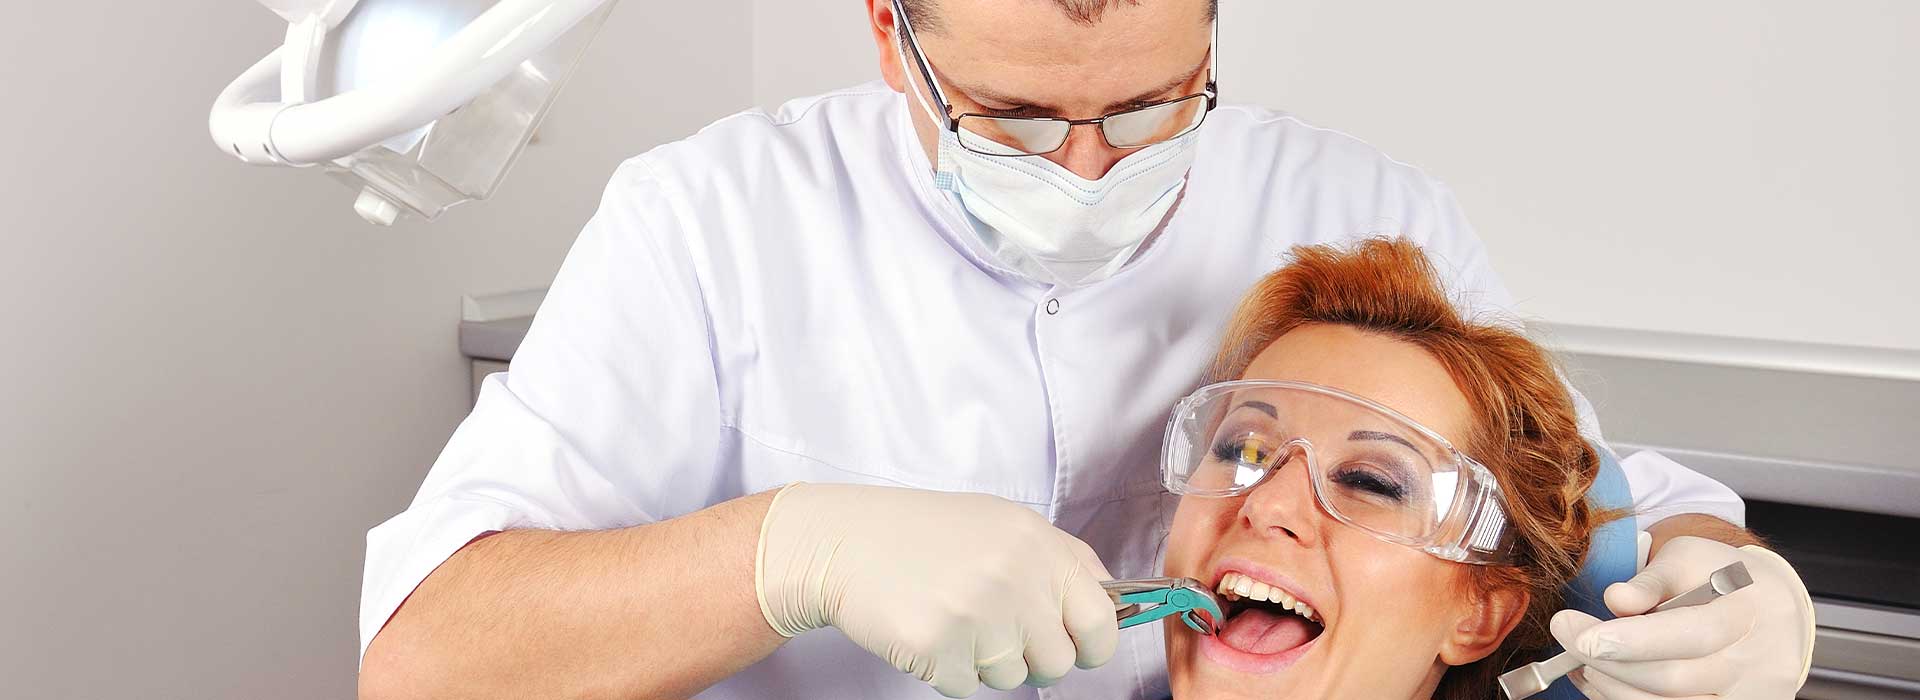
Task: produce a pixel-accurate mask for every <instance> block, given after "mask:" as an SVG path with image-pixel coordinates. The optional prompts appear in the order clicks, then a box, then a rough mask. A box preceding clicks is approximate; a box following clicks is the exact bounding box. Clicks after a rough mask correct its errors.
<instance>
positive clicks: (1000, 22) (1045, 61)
mask: <svg viewBox="0 0 1920 700" xmlns="http://www.w3.org/2000/svg"><path fill="white" fill-rule="evenodd" d="M932 7H933V8H934V12H933V13H932V15H933V16H931V17H930V16H928V14H929V13H926V12H922V13H920V14H918V15H914V16H913V19H914V21H915V23H916V24H915V26H914V31H915V32H916V34H917V35H918V37H919V40H920V47H921V48H922V49H924V50H925V52H926V60H927V62H928V64H929V65H931V66H932V68H933V70H934V72H935V77H936V78H937V79H938V80H940V81H941V87H942V88H943V89H944V90H946V97H947V100H948V102H949V103H950V107H951V108H952V112H953V114H955V115H959V114H965V113H975V114H986V115H993V116H1013V117H1062V118H1067V119H1090V118H1094V117H1099V116H1102V115H1105V114H1109V113H1112V112H1116V111H1120V110H1124V109H1130V108H1133V107H1139V106H1143V105H1145V104H1149V103H1153V102H1159V101H1163V100H1169V99H1173V98H1176V97H1183V96H1186V95H1191V94H1194V93H1197V92H1200V91H1201V89H1202V88H1203V87H1205V85H1206V81H1207V51H1208V45H1209V43H1210V42H1211V40H1212V23H1211V20H1210V18H1209V17H1208V8H1209V3H1208V0H1149V1H1147V2H1140V3H1138V4H1134V3H1129V2H1115V3H1112V4H1111V5H1110V6H1109V7H1108V8H1107V10H1106V11H1105V12H1104V13H1102V14H1101V15H1100V16H1099V17H1098V18H1097V19H1096V20H1094V21H1093V22H1092V23H1091V24H1088V23H1085V22H1081V21H1077V20H1075V19H1074V18H1073V17H1071V16H1069V15H1068V13H1067V12H1066V11H1065V10H1062V9H1061V8H1060V6H1059V5H1057V4H1055V3H1054V2H1051V1H1050V0H938V1H937V2H936V3H934V4H933V5H932ZM867 18H868V21H869V23H870V24H871V25H872V26H871V29H872V31H873V34H874V40H875V42H876V44H877V45H878V48H879V51H880V71H881V75H882V76H883V77H884V78H885V79H886V81H887V84H888V85H890V86H892V87H893V89H895V90H899V91H902V92H906V93H907V100H908V104H909V107H910V109H909V110H908V111H909V112H910V113H911V114H912V118H913V128H914V131H915V132H916V134H917V135H918V136H919V138H920V144H921V147H922V148H924V149H926V152H927V157H928V159H929V160H932V159H934V158H935V154H936V152H937V146H938V143H939V140H938V139H939V134H940V130H941V128H942V125H941V124H937V123H935V122H934V121H933V118H932V117H931V116H929V115H928V114H927V113H926V110H924V109H921V108H920V105H919V104H918V103H917V102H915V99H916V98H915V97H914V93H915V91H918V92H919V94H921V95H922V96H924V97H925V98H926V99H927V101H928V103H929V104H932V103H933V97H932V93H931V92H929V91H928V88H927V85H926V84H925V83H924V82H923V81H922V79H921V75H920V71H919V69H918V68H917V67H915V66H913V65H911V63H908V64H904V65H903V64H902V63H901V61H900V53H899V51H898V50H897V49H896V48H895V45H896V44H895V42H896V41H897V37H896V36H895V33H894V23H893V0H867ZM936 20H937V21H936ZM929 24H931V25H932V26H925V25H929ZM912 60H913V59H912V57H911V55H909V56H908V57H907V61H909V62H911V61H912ZM938 108H939V107H938V106H937V105H936V106H935V107H934V109H938ZM1134 152H1135V151H1134V150H1122V149H1117V148H1113V147H1112V146H1109V145H1107V143H1106V141H1105V140H1104V139H1102V138H1101V136H1100V132H1099V130H1098V128H1097V127H1094V126H1091V125H1086V126H1076V127H1074V128H1073V130H1072V132H1071V134H1070V135H1069V136H1068V137H1067V142H1066V144H1065V145H1063V146H1061V147H1060V150H1057V151H1054V152H1052V153H1049V154H1047V155H1046V156H1045V157H1046V158H1047V159H1049V160H1052V161H1054V162H1055V163H1058V164H1060V165H1062V166H1064V167H1066V168H1067V169H1069V170H1072V171H1073V172H1074V174H1076V175H1079V176H1080V177H1083V178H1087V179H1089V180H1092V179H1097V178H1099V177H1100V176H1101V175H1104V174H1106V172H1107V169H1109V168H1111V167H1113V164H1114V163H1116V162H1119V161H1120V159H1122V158H1125V157H1126V156H1127V155H1128V154H1131V153H1134Z"/></svg>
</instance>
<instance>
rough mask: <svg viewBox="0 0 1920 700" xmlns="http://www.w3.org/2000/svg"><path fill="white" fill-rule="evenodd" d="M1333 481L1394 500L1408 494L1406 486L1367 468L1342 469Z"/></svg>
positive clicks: (1403, 497) (1401, 498)
mask: <svg viewBox="0 0 1920 700" xmlns="http://www.w3.org/2000/svg"><path fill="white" fill-rule="evenodd" d="M1333 481H1334V483H1337V484H1340V485H1341V486H1345V487H1348V488H1353V489H1358V490H1361V491H1365V492H1367V493H1370V494H1372V495H1375V496H1379V497H1381V498H1386V499H1390V500H1394V501H1399V500H1403V499H1405V498H1406V495H1407V490H1406V488H1405V487H1402V486H1401V485H1400V484H1398V483H1396V482H1394V481H1393V479H1392V478H1390V477H1387V476H1385V475H1383V474H1380V473H1378V472H1375V471H1372V470H1370V469H1366V468H1359V467H1349V468H1346V469H1341V470H1340V473H1338V474H1335V475H1334V477H1333Z"/></svg>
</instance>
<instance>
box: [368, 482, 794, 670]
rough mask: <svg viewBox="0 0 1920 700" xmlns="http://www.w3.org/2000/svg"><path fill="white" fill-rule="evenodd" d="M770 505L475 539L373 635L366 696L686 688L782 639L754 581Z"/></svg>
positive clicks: (761, 502)
mask: <svg viewBox="0 0 1920 700" xmlns="http://www.w3.org/2000/svg"><path fill="white" fill-rule="evenodd" d="M772 500H773V493H772V492H768V493H762V494H756V495H753V496H747V497H743V498H739V499H735V500H732V501H727V502H725V503H721V504H719V505H716V506H713V507H711V508H707V509H705V510H701V511H698V512H695V513H691V514H688V515H686V516H683V517H679V518H674V519H672V520H667V521H663V522H660V523H655V524H651V525H642V526H637V527H631V528H625V529H621V530H604V531H591V532H553V531H546V530H512V531H507V532H502V533H499V534H495V535H492V536H489V537H484V538H481V539H479V540H476V541H474V542H472V543H470V544H468V545H467V546H466V547H465V548H463V549H461V550H460V551H459V552H458V553H455V554H454V555H453V556H452V557H450V558H448V559H447V561H446V562H445V563H443V564H441V565H440V567H439V568H438V569H436V570H434V572H433V574H431V575H430V576H428V577H427V579H426V580H425V581H423V582H421V584H420V586H419V587H418V588H416V589H415V590H414V592H413V595H412V596H411V597H409V598H408V599H407V601H406V602H405V603H404V604H402V605H401V607H400V609H399V611H397V612H395V613H394V615H393V617H392V618H391V619H390V620H388V622H387V625H386V628H385V629H383V630H382V631H381V632H380V633H379V634H378V635H377V636H376V637H374V639H373V642H372V644H370V645H369V646H368V647H367V653H366V656H365V658H364V659H363V660H362V663H361V669H360V697H361V698H362V699H363V700H380V699H385V698H428V697H433V698H442V697H462V698H531V697H554V698H558V697H596V698H680V697H687V696H691V695H693V694H694V693H697V692H699V691H700V690H702V689H704V688H706V687H707V686H710V685H712V684H714V683H716V682H718V681H720V680H721V679H724V678H726V677H727V676H730V675H733V674H734V673H737V672H739V671H740V670H741V669H744V668H746V667H747V666H748V665H751V664H752V663H754V662H756V661H758V660H760V659H762V658H765V657H766V656H767V655H768V654H771V653H773V650H774V649H776V648H778V647H779V646H780V644H781V643H782V642H784V641H785V639H784V638H783V637H781V636H780V635H779V634H778V633H775V632H774V631H773V629H772V628H770V627H769V626H768V625H767V622H766V619H765V617H764V616H763V615H762V614H761V612H760V606H759V602H758V598H757V597H756V595H755V593H754V583H753V576H754V557H755V550H756V547H757V545H758V541H759V534H760V523H761V521H762V520H763V519H764V518H765V516H766V512H767V507H768V505H769V504H770V503H771V502H772Z"/></svg>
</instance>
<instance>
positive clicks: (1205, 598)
mask: <svg viewBox="0 0 1920 700" xmlns="http://www.w3.org/2000/svg"><path fill="white" fill-rule="evenodd" d="M1100 586H1101V587H1102V588H1105V589H1107V597H1109V598H1112V599H1113V604H1114V605H1116V606H1124V607H1120V608H1118V609H1116V610H1114V616H1115V617H1117V618H1119V620H1120V628H1121V629H1126V628H1128V627H1132V626H1134V625H1139V624H1145V623H1148V622H1152V621H1154V620H1158V619H1160V618H1163V617H1166V616H1168V615H1179V616H1180V621H1181V622H1184V623H1187V626H1188V627H1191V628H1193V631H1195V632H1199V633H1201V634H1206V635H1211V634H1213V633H1214V631H1215V630H1218V629H1219V626H1220V624H1221V623H1223V622H1225V621H1226V620H1225V618H1226V615H1225V614H1224V613H1222V612H1220V599H1219V598H1218V597H1215V596H1214V594H1213V591H1210V590H1207V587H1206V586H1204V585H1202V584H1201V583H1200V582H1199V581H1195V580H1193V579H1190V578H1132V579H1120V580H1117V581H1107V582H1104V583H1101V584H1100Z"/></svg>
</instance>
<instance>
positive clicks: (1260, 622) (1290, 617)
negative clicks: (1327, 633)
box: [1220, 608, 1312, 654]
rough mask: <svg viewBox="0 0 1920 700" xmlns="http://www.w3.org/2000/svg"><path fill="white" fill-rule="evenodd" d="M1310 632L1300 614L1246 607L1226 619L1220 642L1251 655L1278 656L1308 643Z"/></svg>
mask: <svg viewBox="0 0 1920 700" xmlns="http://www.w3.org/2000/svg"><path fill="white" fill-rule="evenodd" d="M1310 636H1312V631H1311V630H1309V629H1308V628H1307V621H1306V620H1304V619H1301V617H1300V616H1299V615H1294V614H1291V613H1282V612H1277V611H1273V610H1267V609H1265V608H1248V609H1246V610H1242V611H1240V613H1239V614H1237V615H1234V616H1233V618H1232V619H1229V620H1227V626H1226V627H1225V628H1224V629H1221V630H1220V641H1223V642H1226V643H1227V646H1230V647H1233V648H1235V649H1239V650H1241V651H1244V652H1247V653H1251V654H1278V653H1280V652H1283V651H1286V650H1288V649H1292V648H1294V647H1297V646H1300V645H1302V644H1305V643H1307V638H1308V637H1310Z"/></svg>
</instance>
